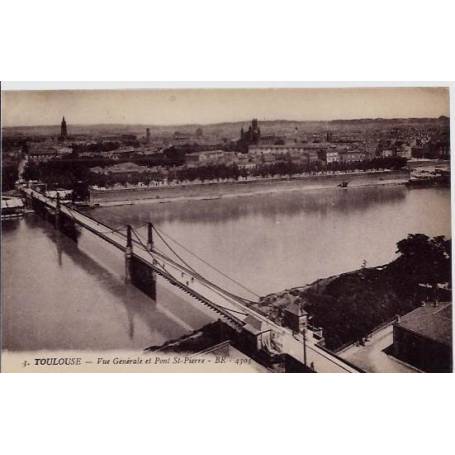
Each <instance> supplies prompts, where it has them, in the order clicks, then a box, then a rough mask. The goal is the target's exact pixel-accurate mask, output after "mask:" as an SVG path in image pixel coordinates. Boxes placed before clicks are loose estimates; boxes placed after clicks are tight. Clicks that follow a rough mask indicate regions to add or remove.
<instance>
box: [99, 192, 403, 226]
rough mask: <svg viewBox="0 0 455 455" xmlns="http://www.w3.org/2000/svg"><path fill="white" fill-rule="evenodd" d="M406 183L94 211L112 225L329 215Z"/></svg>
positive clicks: (389, 199)
mask: <svg viewBox="0 0 455 455" xmlns="http://www.w3.org/2000/svg"><path fill="white" fill-rule="evenodd" d="M407 193H408V189H407V188H405V187H403V186H390V187H387V188H381V187H371V188H349V189H347V190H342V189H324V190H314V191H297V190H296V191H292V192H285V193H276V194H259V195H254V196H241V197H235V198H234V197H232V198H230V197H225V198H222V199H216V200H190V201H185V202H181V201H177V202H169V203H163V204H156V203H154V204H148V205H147V204H138V205H132V206H118V207H106V208H97V209H95V210H94V211H93V212H92V213H93V214H94V215H95V216H96V217H97V218H99V219H100V220H102V221H103V222H105V223H107V224H111V225H121V224H122V223H129V224H132V225H133V226H139V225H142V224H144V223H146V222H148V221H153V222H154V223H156V224H160V223H172V222H174V221H182V222H188V223H200V224H207V223H208V224H213V223H224V222H226V221H227V220H229V221H238V220H240V219H241V218H244V217H250V216H261V217H263V218H276V217H277V216H280V215H285V216H289V217H292V216H298V215H299V214H300V213H307V214H319V215H326V214H327V213H328V212H335V213H339V214H349V213H351V212H356V211H363V210H366V209H369V208H371V207H372V206H375V205H378V204H383V203H387V204H392V203H397V202H400V201H402V200H403V199H405V198H406V196H407Z"/></svg>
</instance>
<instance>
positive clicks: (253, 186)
mask: <svg viewBox="0 0 455 455" xmlns="http://www.w3.org/2000/svg"><path fill="white" fill-rule="evenodd" d="M346 180H349V186H348V187H347V188H339V190H340V191H347V190H349V189H353V188H354V189H355V188H365V187H373V186H382V185H404V184H405V183H407V182H408V180H409V173H408V172H407V171H376V172H355V173H354V172H353V173H349V174H334V175H324V176H303V177H291V178H280V179H261V180H251V181H242V182H220V183H211V184H194V185H182V186H176V187H169V188H165V189H164V188H163V189H161V188H160V189H145V190H137V189H122V190H117V192H116V190H107V191H106V192H105V194H106V195H108V194H109V193H108V191H112V193H114V194H115V192H116V194H117V195H119V196H125V197H126V196H127V193H128V192H131V193H130V194H135V196H137V195H141V196H142V198H140V199H135V198H129V199H119V200H111V201H109V200H100V201H94V202H92V206H91V208H92V209H94V208H97V207H118V206H125V205H138V204H167V203H171V202H182V201H188V200H198V201H202V200H216V199H225V198H236V197H247V196H255V195H265V194H276V193H285V192H293V191H317V190H324V189H335V188H338V184H339V183H341V182H342V181H346ZM243 188H244V189H245V190H244V191H242V190H240V191H239V189H243ZM160 190H162V191H160ZM166 190H167V192H168V193H169V192H171V193H175V194H172V195H168V196H167V197H166V196H164V197H162V196H160V195H157V194H153V193H156V192H162V193H163V192H164V193H166ZM194 190H196V191H197V190H202V191H203V192H204V193H205V194H197V193H196V194H195V192H194ZM133 191H134V192H135V193H132V192H133ZM145 191H148V194H147V195H144V194H141V192H142V193H144V192H145ZM103 193H104V192H103ZM112 193H111V194H112ZM150 193H152V194H150ZM144 196H145V197H144Z"/></svg>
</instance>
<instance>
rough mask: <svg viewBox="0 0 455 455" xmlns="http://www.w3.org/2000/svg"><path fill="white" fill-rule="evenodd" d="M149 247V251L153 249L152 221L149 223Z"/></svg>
mask: <svg viewBox="0 0 455 455" xmlns="http://www.w3.org/2000/svg"><path fill="white" fill-rule="evenodd" d="M147 249H148V250H149V251H152V250H153V225H152V223H147Z"/></svg>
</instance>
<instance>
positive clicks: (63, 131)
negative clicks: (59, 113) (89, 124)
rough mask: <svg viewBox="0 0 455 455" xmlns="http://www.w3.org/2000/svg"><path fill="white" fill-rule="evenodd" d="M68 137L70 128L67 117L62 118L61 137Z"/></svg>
mask: <svg viewBox="0 0 455 455" xmlns="http://www.w3.org/2000/svg"><path fill="white" fill-rule="evenodd" d="M67 137H68V130H67V126H66V120H65V117H63V119H62V123H61V125H60V138H61V139H66V138H67Z"/></svg>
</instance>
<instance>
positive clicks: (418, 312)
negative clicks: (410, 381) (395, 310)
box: [392, 303, 453, 373]
mask: <svg viewBox="0 0 455 455" xmlns="http://www.w3.org/2000/svg"><path fill="white" fill-rule="evenodd" d="M392 352H393V355H394V357H396V358H397V359H399V360H402V361H403V362H406V363H408V364H410V365H412V366H414V367H416V368H418V369H419V370H423V371H427V372H434V373H444V372H451V371H452V368H453V365H452V303H439V304H438V303H427V304H425V305H423V306H421V307H419V308H416V309H415V310H414V311H411V312H410V313H408V314H406V315H404V316H402V317H399V318H398V321H397V322H396V323H395V324H394V326H393V349H392Z"/></svg>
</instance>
